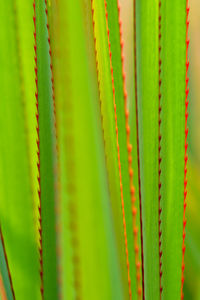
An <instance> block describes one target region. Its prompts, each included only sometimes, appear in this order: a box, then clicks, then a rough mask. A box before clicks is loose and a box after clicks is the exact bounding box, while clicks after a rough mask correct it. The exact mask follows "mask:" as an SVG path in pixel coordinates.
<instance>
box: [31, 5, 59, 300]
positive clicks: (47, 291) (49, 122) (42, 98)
mask: <svg viewBox="0 0 200 300" xmlns="http://www.w3.org/2000/svg"><path fill="white" fill-rule="evenodd" d="M46 8H47V7H46V2H45V1H40V0H36V1H35V13H36V55H37V63H36V67H37V71H36V78H37V84H36V86H37V87H36V93H37V94H38V95H36V97H38V115H39V119H38V127H39V176H40V197H41V206H40V207H41V239H42V241H41V245H40V247H41V250H42V253H41V260H42V261H41V271H42V273H43V274H42V289H44V298H45V299H46V298H47V299H49V298H53V299H57V297H58V285H57V255H56V210H55V205H56V204H55V201H56V190H55V187H56V147H55V146H56V140H55V127H54V122H55V116H54V107H53V105H54V104H53V88H52V72H51V56H50V47H49V42H48V38H49V34H48V29H47V13H46ZM39 226H40V224H39Z"/></svg>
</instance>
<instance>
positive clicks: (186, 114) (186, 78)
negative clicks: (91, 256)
mask: <svg viewBox="0 0 200 300" xmlns="http://www.w3.org/2000/svg"><path fill="white" fill-rule="evenodd" d="M188 29H189V5H188V0H186V66H185V67H186V74H185V155H184V203H183V244H182V276H181V299H183V298H184V294H183V284H184V269H185V263H184V256H185V227H186V205H187V203H186V198H187V160H188V155H187V148H188V142H187V136H188V126H187V119H188V93H189V88H188V81H189V78H188V68H189V60H188V47H189V38H188Z"/></svg>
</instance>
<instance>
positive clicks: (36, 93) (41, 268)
mask: <svg viewBox="0 0 200 300" xmlns="http://www.w3.org/2000/svg"><path fill="white" fill-rule="evenodd" d="M33 8H34V16H33V22H34V50H35V57H34V59H35V85H36V92H35V98H36V120H37V125H36V126H37V127H36V130H37V147H38V149H37V167H38V196H39V205H38V211H39V219H38V221H39V224H38V231H39V261H40V280H41V287H40V291H41V295H42V299H43V293H44V286H43V256H42V219H41V190H40V140H39V111H38V75H37V72H38V69H37V41H36V7H35V0H34V1H33Z"/></svg>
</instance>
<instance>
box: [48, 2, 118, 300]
mask: <svg viewBox="0 0 200 300" xmlns="http://www.w3.org/2000/svg"><path fill="white" fill-rule="evenodd" d="M54 5H55V3H54V4H53V5H52V7H55V11H56V12H57V17H56V19H55V26H57V30H55V36H54V37H53V40H54V41H55V40H56V41H57V43H58V45H57V47H56V49H57V51H58V53H59V56H58V57H57V59H56V58H55V60H54V62H55V78H56V79H57V80H55V93H56V106H57V107H60V108H62V109H61V110H60V111H59V114H58V115H57V121H58V122H57V126H58V148H59V160H60V167H61V168H60V174H61V176H60V178H61V183H60V195H61V229H62V237H61V244H62V246H63V250H62V251H63V252H62V253H63V257H62V263H63V272H62V282H63V285H61V292H62V294H63V297H64V298H67V297H71V298H73V297H81V298H83V299H110V298H114V299H122V286H121V282H120V269H119V261H118V257H117V253H116V241H115V239H116V237H115V235H114V230H113V221H112V215H111V209H110V203H109V201H110V199H109V192H108V184H107V176H106V167H105V157H104V147H103V136H102V128H101V117H100V111H99V95H98V85H97V78H96V73H95V72H96V69H95V58H94V52H93V56H90V54H91V53H92V51H94V41H93V36H92V16H91V6H90V5H89V4H88V3H85V6H84V5H83V4H80V2H78V1H77V2H76V4H75V5H74V3H73V2H70V1H69V2H66V1H64V0H63V1H60V2H59V4H58V5H57V6H56V5H55V6H54ZM87 8H88V9H87ZM85 15H87V17H88V19H86V18H85ZM87 20H89V25H88V24H87V25H86V21H87ZM50 30H52V31H51V32H52V34H53V32H54V31H53V27H52V28H50ZM86 32H87V34H88V35H90V38H88V37H87V38H86ZM91 59H93V60H92V62H91V61H90V60H91ZM58 78H59V80H58ZM91 82H92V83H93V84H91ZM96 270H98V272H96ZM97 291H98V292H97Z"/></svg>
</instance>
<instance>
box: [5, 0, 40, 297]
mask: <svg viewBox="0 0 200 300" xmlns="http://www.w3.org/2000/svg"><path fill="white" fill-rule="evenodd" d="M14 8H15V7H14V1H7V2H1V3H0V26H1V28H3V30H1V32H0V40H1V49H0V63H1V69H0V80H1V101H0V111H1V116H0V128H1V130H0V131H1V147H0V197H1V201H0V220H1V227H2V233H3V236H4V242H5V246H6V251H7V258H8V263H9V266H10V273H11V277H12V281H13V287H14V291H15V296H16V298H17V299H22V300H23V299H26V298H27V295H29V299H37V298H38V295H39V274H38V268H39V266H38V251H37V243H36V238H35V228H34V215H33V197H32V193H31V179H30V162H29V157H28V147H27V145H28V135H27V132H26V126H27V125H26V123H25V119H24V112H25V107H24V102H23V101H24V100H25V99H23V96H22V95H23V93H22V90H23V86H22V80H21V75H20V71H21V64H20V62H21V60H20V55H21V53H20V52H19V44H18V43H19V39H18V36H19V35H18V32H17V30H18V26H17V20H18V19H17V17H16V16H17V15H16V12H15V9H14ZM30 72H32V70H30Z"/></svg>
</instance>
